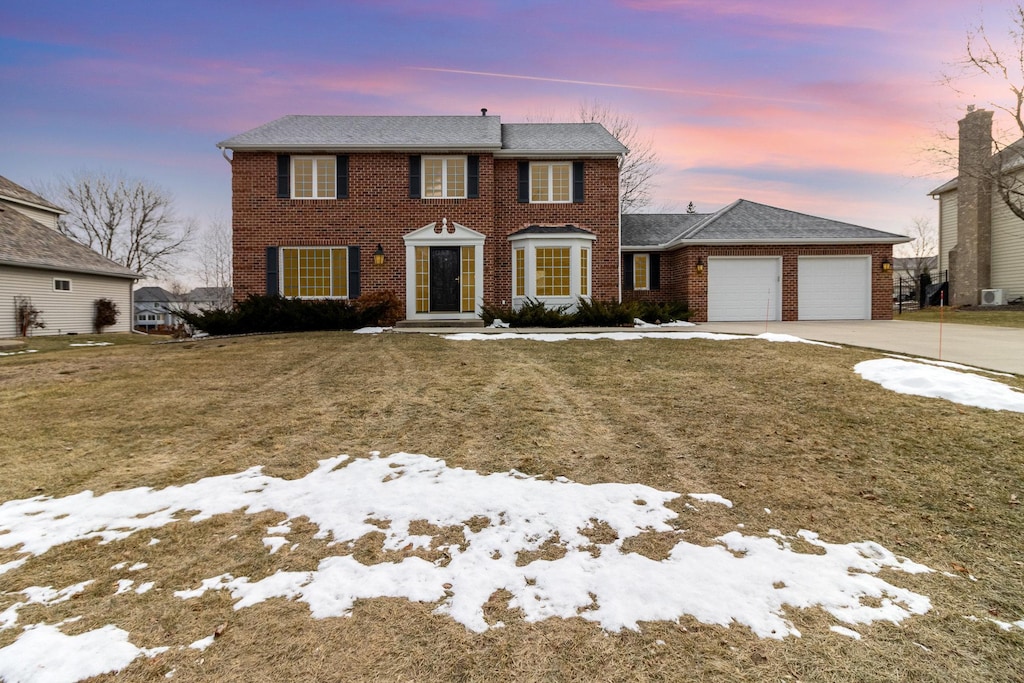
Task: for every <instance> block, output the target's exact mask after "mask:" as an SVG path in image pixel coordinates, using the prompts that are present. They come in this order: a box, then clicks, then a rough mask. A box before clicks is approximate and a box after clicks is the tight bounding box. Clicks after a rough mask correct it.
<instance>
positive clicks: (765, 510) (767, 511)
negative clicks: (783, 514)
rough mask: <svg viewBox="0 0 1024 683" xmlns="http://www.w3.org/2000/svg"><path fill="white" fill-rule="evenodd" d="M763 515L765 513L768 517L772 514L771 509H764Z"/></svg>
mask: <svg viewBox="0 0 1024 683" xmlns="http://www.w3.org/2000/svg"><path fill="white" fill-rule="evenodd" d="M764 513H765V514H766V515H770V514H772V509H771V508H765V509H764Z"/></svg>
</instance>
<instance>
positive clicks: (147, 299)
mask: <svg viewBox="0 0 1024 683" xmlns="http://www.w3.org/2000/svg"><path fill="white" fill-rule="evenodd" d="M229 306H231V288H230V287H196V288H195V289H193V290H192V291H191V292H188V293H187V294H175V293H173V292H169V291H167V290H166V289H164V288H163V287H155V286H154V287H139V288H138V289H136V290H135V329H137V330H141V331H143V332H169V331H171V330H173V329H174V328H175V327H177V326H178V325H181V324H183V321H182V320H181V318H179V317H178V316H177V315H176V312H177V311H191V312H199V311H201V310H204V309H210V308H227V307H229Z"/></svg>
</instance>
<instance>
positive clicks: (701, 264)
mask: <svg viewBox="0 0 1024 683" xmlns="http://www.w3.org/2000/svg"><path fill="white" fill-rule="evenodd" d="M697 272H698V273H703V272H704V257H703V256H698V257H697Z"/></svg>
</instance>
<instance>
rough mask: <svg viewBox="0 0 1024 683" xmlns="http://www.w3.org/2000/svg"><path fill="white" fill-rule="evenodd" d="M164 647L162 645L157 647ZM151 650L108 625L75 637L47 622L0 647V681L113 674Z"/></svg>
mask: <svg viewBox="0 0 1024 683" xmlns="http://www.w3.org/2000/svg"><path fill="white" fill-rule="evenodd" d="M158 649H159V650H161V651H162V650H163V649H162V648H158ZM155 654H158V652H155V651H153V650H145V649H143V648H138V647H135V646H134V645H132V644H131V643H130V642H128V632H127V631H124V630H122V629H119V628H117V627H116V626H112V625H107V626H104V627H103V628H99V629H96V630H93V631H87V632H85V633H81V634H79V635H77V636H68V635H64V634H63V633H62V632H61V631H60V629H59V628H57V627H56V626H51V625H49V624H36V625H34V626H29V627H28V628H26V629H25V632H24V633H22V634H21V635H20V636H18V639H17V640H16V641H14V642H13V643H12V644H10V645H8V646H7V647H5V648H2V649H0V680H3V681H6V682H7V683H74V682H75V681H81V680H83V679H86V678H90V677H92V676H99V675H100V674H105V673H114V672H117V671H120V670H121V669H123V668H124V667H126V666H128V665H129V664H131V663H132V661H133V660H134V659H135V658H136V657H138V656H139V655H147V656H154V655H155Z"/></svg>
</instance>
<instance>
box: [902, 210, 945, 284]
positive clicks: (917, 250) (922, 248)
mask: <svg viewBox="0 0 1024 683" xmlns="http://www.w3.org/2000/svg"><path fill="white" fill-rule="evenodd" d="M907 236H908V237H910V238H911V240H910V242H908V243H906V244H901V245H899V246H898V247H896V249H897V251H898V252H899V255H900V257H901V258H902V262H901V265H900V267H899V268H898V270H897V274H898V275H901V276H903V277H906V278H910V279H912V280H913V281H914V282H915V283H917V282H920V281H921V276H922V275H924V274H925V273H929V274H931V265H932V262H933V260H934V259H935V256H936V254H937V253H938V235H937V233H936V230H935V228H933V227H932V222H931V220H930V219H929V218H928V217H927V216H917V217H916V218H914V220H913V223H912V224H911V226H910V230H908V235H907Z"/></svg>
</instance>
